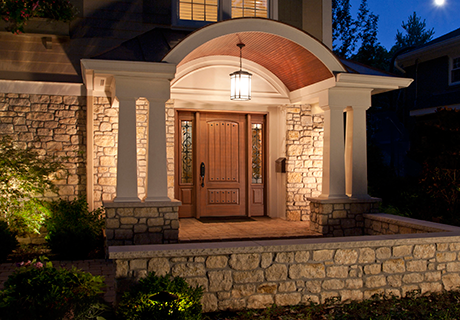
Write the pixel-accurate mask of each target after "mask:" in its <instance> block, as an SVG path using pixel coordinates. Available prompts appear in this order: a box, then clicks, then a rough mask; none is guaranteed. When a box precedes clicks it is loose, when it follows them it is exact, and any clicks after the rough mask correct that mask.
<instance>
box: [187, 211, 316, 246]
mask: <svg viewBox="0 0 460 320" xmlns="http://www.w3.org/2000/svg"><path fill="white" fill-rule="evenodd" d="M253 219H254V220H255V221H245V222H213V223H203V222H201V221H199V220H197V219H193V218H187V219H179V242H181V243H184V242H203V241H232V240H233V241H241V240H254V239H258V240H262V239H274V238H278V239H280V238H282V239H289V238H313V237H321V236H322V235H321V234H320V233H318V232H315V231H311V230H310V222H309V221H286V220H283V219H272V218H268V217H253Z"/></svg>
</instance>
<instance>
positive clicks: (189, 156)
mask: <svg viewBox="0 0 460 320" xmlns="http://www.w3.org/2000/svg"><path fill="white" fill-rule="evenodd" d="M192 129H193V127H192V121H190V120H183V121H181V132H182V134H181V136H182V140H181V160H182V175H181V182H182V183H192V182H193V153H192V152H193V144H192Z"/></svg>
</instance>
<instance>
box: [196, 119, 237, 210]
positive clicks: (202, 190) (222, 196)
mask: <svg viewBox="0 0 460 320" xmlns="http://www.w3.org/2000/svg"><path fill="white" fill-rule="evenodd" d="M199 130H200V134H199V139H200V142H199V143H198V146H197V148H198V154H199V159H198V162H200V163H201V162H203V163H204V164H205V166H206V170H205V172H206V174H205V177H204V185H200V186H199V187H198V189H199V190H198V196H199V199H200V201H199V205H200V207H199V213H200V216H206V217H209V216H244V215H246V200H245V194H246V181H245V176H246V168H245V159H246V152H245V150H246V148H245V146H246V143H245V140H246V139H245V117H244V115H240V114H212V113H208V114H201V117H200V125H199Z"/></svg>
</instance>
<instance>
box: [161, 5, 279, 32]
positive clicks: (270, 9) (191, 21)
mask: <svg viewBox="0 0 460 320" xmlns="http://www.w3.org/2000/svg"><path fill="white" fill-rule="evenodd" d="M153 1H158V0H153ZM277 8H278V0H173V1H172V10H173V12H174V14H173V15H172V24H173V25H180V26H188V27H202V26H205V25H207V24H209V23H213V22H217V21H222V20H227V19H231V18H241V17H248V18H250V17H260V18H270V19H275V20H276V19H278V14H277V12H278V11H277ZM274 12H276V13H274Z"/></svg>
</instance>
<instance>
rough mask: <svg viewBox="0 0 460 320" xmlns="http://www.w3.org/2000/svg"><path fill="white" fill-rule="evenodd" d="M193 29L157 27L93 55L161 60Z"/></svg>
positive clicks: (130, 59) (134, 59)
mask: <svg viewBox="0 0 460 320" xmlns="http://www.w3.org/2000/svg"><path fill="white" fill-rule="evenodd" d="M190 33H191V31H188V30H174V29H171V28H164V27H157V28H154V29H152V30H150V31H148V32H146V33H143V34H141V35H139V36H137V37H135V38H133V39H131V40H128V41H125V42H123V43H122V44H121V45H119V46H118V47H115V48H113V49H111V50H109V51H106V52H105V53H102V54H100V55H97V56H94V57H92V58H93V59H100V60H122V61H144V62H160V61H161V59H162V58H163V57H164V56H165V55H166V54H167V53H168V52H169V51H170V50H171V49H172V48H173V47H175V46H176V44H178V43H179V42H180V41H181V40H182V39H184V38H185V37H187V35H189V34H190Z"/></svg>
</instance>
